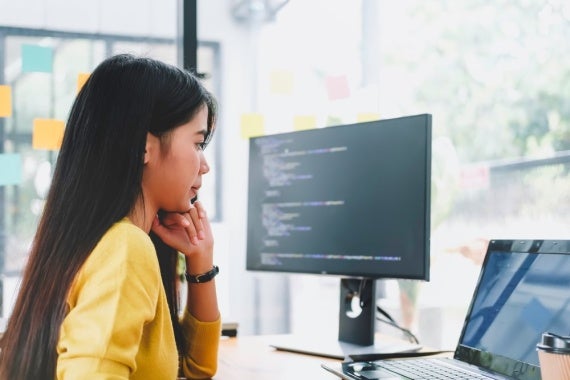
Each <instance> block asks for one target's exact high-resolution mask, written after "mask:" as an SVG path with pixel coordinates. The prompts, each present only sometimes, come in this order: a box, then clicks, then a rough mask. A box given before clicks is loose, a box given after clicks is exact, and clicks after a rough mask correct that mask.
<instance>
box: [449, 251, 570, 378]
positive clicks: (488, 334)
mask: <svg viewBox="0 0 570 380" xmlns="http://www.w3.org/2000/svg"><path fill="white" fill-rule="evenodd" d="M569 248H570V242H569V241H561V240H558V241H553V240H544V241H543V240H493V241H491V242H490V243H489V248H488V250H487V255H486V257H485V262H484V263H483V268H482V270H481V274H480V277H479V282H478V284H477V287H476V289H475V294H474V296H473V300H472V303H471V306H470V309H469V312H468V313H467V318H466V321H465V324H464V327H463V331H462V333H461V338H460V341H459V346H458V348H457V350H456V352H455V358H456V359H460V360H463V361H466V362H469V363H471V364H474V365H478V366H481V367H484V368H488V369H491V370H493V371H496V372H499V373H501V374H504V375H507V376H513V377H515V378H519V379H540V372H539V370H538V365H539V363H538V353H537V351H536V344H537V343H538V342H539V341H540V338H541V335H542V333H543V332H546V331H549V332H553V333H556V334H560V335H568V333H569V332H570V297H569V296H568V294H569V292H568V290H569V289H570V253H569V250H568V249H569Z"/></svg>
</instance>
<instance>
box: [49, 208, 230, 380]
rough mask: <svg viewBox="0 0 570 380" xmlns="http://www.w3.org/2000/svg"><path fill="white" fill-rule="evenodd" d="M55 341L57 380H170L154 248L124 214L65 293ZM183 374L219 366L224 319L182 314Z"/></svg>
mask: <svg viewBox="0 0 570 380" xmlns="http://www.w3.org/2000/svg"><path fill="white" fill-rule="evenodd" d="M67 307H68V313H67V315H66V317H65V319H64V321H63V324H62V327H61V332H60V337H59V342H58V345H57V353H58V359H57V378H58V379H73V380H79V379H90V380H103V379H104V380H111V379H112V380H115V379H117V380H118V379H132V380H136V379H149V380H150V379H152V380H161V379H165V380H173V379H176V376H177V372H178V365H179V363H178V353H177V350H176V343H175V340H174V332H173V328H172V323H171V320H170V313H169V308H168V303H167V301H166V295H165V292H164V287H163V286H162V281H161V276H160V268H159V265H158V259H157V257H156V251H155V249H154V246H153V245H152V242H151V240H150V238H149V236H148V235H147V234H146V233H145V232H144V231H142V230H141V229H139V228H138V227H136V226H135V225H133V224H132V223H131V222H130V221H128V219H123V220H122V221H120V222H118V223H116V224H114V225H113V226H112V227H111V228H110V229H109V231H107V232H106V233H105V235H104V236H103V237H102V238H101V240H100V241H99V243H98V244H97V246H96V247H95V249H94V250H93V252H92V253H91V255H90V256H89V258H88V259H87V261H86V262H85V264H84V265H83V267H82V268H81V270H80V271H79V273H78V275H77V277H76V278H75V281H74V283H73V286H72V288H71V291H70V293H69V296H68V298H67ZM182 326H183V332H184V335H185V337H186V341H187V346H188V352H187V353H186V355H185V356H184V358H183V362H184V363H183V365H182V367H183V368H184V372H185V373H184V375H185V376H186V377H188V378H192V379H194V378H208V377H211V376H213V375H214V373H215V372H216V369H217V351H218V343H219V339H220V328H221V321H220V320H219V319H218V321H215V322H200V321H198V320H196V319H195V318H193V317H192V316H191V315H190V314H189V313H188V312H185V314H184V316H183V318H182Z"/></svg>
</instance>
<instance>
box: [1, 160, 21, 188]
mask: <svg viewBox="0 0 570 380" xmlns="http://www.w3.org/2000/svg"><path fill="white" fill-rule="evenodd" d="M21 182H22V158H21V157H20V155H19V154H11V153H10V154H8V153H4V154H0V186H6V185H19V184H20V183H21Z"/></svg>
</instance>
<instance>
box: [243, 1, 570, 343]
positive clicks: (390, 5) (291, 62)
mask: <svg viewBox="0 0 570 380" xmlns="http://www.w3.org/2000/svg"><path fill="white" fill-rule="evenodd" d="M250 27H254V28H257V29H256V30H258V31H259V33H257V34H254V35H252V37H251V38H250V42H252V44H254V46H256V47H257V50H256V52H257V58H256V59H255V61H254V64H255V69H256V73H257V74H256V76H255V78H256V81H255V82H252V83H253V89H252V91H253V92H254V95H253V98H254V99H255V101H254V104H255V107H254V108H255V112H257V113H261V114H262V115H263V116H264V121H265V124H264V126H265V132H264V133H275V132H288V131H292V130H295V129H296V128H303V127H309V128H321V127H326V126H327V125H336V124H347V123H353V122H356V121H359V120H370V119H375V118H390V117H397V116H404V115H412V114H419V113H431V114H432V115H433V128H434V129H433V162H432V177H433V178H432V216H431V220H432V233H431V251H432V256H431V260H432V266H431V281H430V282H427V283H415V282H411V281H386V282H385V283H383V284H382V289H383V293H382V299H381V300H380V304H381V305H383V306H384V307H385V308H386V309H387V310H389V311H391V312H393V313H394V314H395V316H397V318H398V320H399V321H400V322H401V323H402V324H403V325H404V326H406V327H409V328H411V329H412V330H413V331H414V332H415V333H416V334H417V335H418V336H419V337H420V340H421V338H423V340H424V342H425V343H426V344H428V345H433V346H446V347H453V345H454V344H455V342H456V339H457V337H458V334H459V328H460V327H461V323H462V319H463V317H464V313H465V311H466V308H467V305H468V302H469V300H470V297H471V294H472V291H473V286H474V284H475V281H476V278H477V276H478V273H479V269H480V263H481V260H482V254H483V253H484V251H485V247H486V243H487V241H488V240H489V239H492V238H519V237H520V238H522V237H528V238H547V237H557V238H561V237H566V236H567V231H568V228H569V227H570V218H569V217H568V216H567V215H568V214H567V213H566V212H565V210H566V209H567V208H568V206H567V205H568V198H569V197H570V196H569V195H568V194H569V193H570V175H569V172H568V168H569V166H570V151H569V149H570V145H569V144H570V108H569V107H568V104H569V103H568V101H567V97H568V89H570V70H569V69H568V67H569V65H568V62H569V61H570V47H569V46H570V45H568V44H567V43H565V42H564V41H566V40H567V38H568V35H569V34H570V6H569V5H568V4H566V2H562V1H553V0H527V1H523V2H510V1H498V2H494V3H492V4H491V3H489V2H487V1H482V0H470V1H461V2H455V1H449V0H437V1H429V2H424V1H419V0H417V1H416V0H409V1H403V2H393V1H377V0H361V1H350V2H348V1H342V0H336V1H327V2H326V4H325V2H322V1H291V2H287V3H286V4H285V5H284V6H283V7H282V8H280V9H279V11H278V12H277V14H276V15H275V17H274V18H272V19H265V21H264V22H262V23H260V22H259V18H258V19H257V21H253V20H250ZM339 176H342V173H339ZM364 185H365V184H354V186H364ZM254 276H256V275H254ZM257 276H258V278H259V279H261V280H260V281H268V282H271V281H283V280H282V277H280V276H276V277H275V278H274V279H273V278H271V276H267V275H257ZM286 278H287V280H288V281H287V284H286V285H284V286H286V287H287V289H284V288H283V287H281V289H280V290H275V294H279V297H280V298H279V299H288V300H289V305H290V310H289V311H290V314H289V315H288V318H290V319H285V318H282V319H281V320H282V324H281V325H277V326H284V327H283V328H284V329H286V330H287V329H288V330H289V331H294V332H295V331H298V332H303V333H314V331H315V330H319V329H329V330H330V329H332V330H334V329H335V328H336V323H337V322H336V318H337V313H338V305H337V303H338V300H337V293H338V280H337V279H331V278H322V277H317V276H312V277H311V276H305V275H292V276H287V277H286ZM291 279H292V280H291ZM267 298H270V297H267ZM268 302H270V301H268ZM274 318H279V317H278V316H274ZM444 326H445V329H444V328H443V327H444ZM279 328H281V327H277V328H276V329H277V330H279ZM379 328H380V329H383V331H390V330H389V328H387V327H386V326H383V325H382V324H380V325H379Z"/></svg>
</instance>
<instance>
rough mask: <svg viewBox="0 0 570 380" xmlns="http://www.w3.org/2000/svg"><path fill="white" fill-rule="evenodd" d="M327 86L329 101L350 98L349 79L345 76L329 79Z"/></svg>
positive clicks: (327, 79)
mask: <svg viewBox="0 0 570 380" xmlns="http://www.w3.org/2000/svg"><path fill="white" fill-rule="evenodd" d="M326 86H327V94H328V96H329V100H337V99H344V98H348V97H349V96H350V89H349V87H348V79H347V78H346V76H345V75H339V76H329V77H327V78H326Z"/></svg>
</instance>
